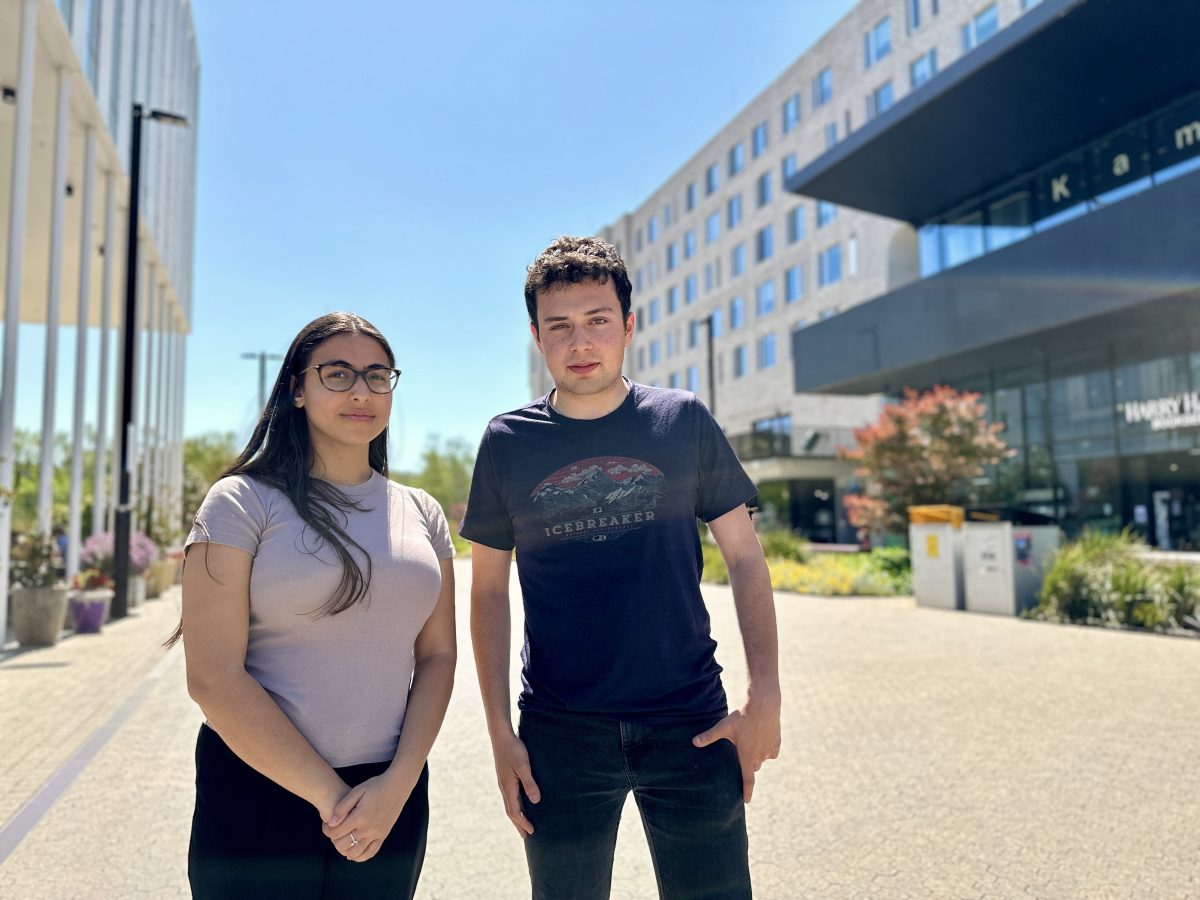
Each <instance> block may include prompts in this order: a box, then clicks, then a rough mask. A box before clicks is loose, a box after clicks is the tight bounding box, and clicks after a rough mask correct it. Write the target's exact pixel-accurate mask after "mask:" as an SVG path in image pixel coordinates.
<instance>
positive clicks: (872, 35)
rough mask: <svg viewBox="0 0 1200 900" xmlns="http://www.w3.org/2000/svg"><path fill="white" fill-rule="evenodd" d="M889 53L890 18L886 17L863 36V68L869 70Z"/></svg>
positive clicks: (890, 42) (890, 47)
mask: <svg viewBox="0 0 1200 900" xmlns="http://www.w3.org/2000/svg"><path fill="white" fill-rule="evenodd" d="M891 52H892V17H891V16H887V17H886V18H884V19H883V20H882V21H881V22H879V23H878V24H877V25H876V26H875V27H874V28H872V29H871V30H870V31H868V32H867V33H866V34H864V35H863V68H864V69H869V68H871V66H873V65H875V63H877V62H879V61H880V60H881V59H883V58H884V57H885V56H887V55H888V54H889V53H891Z"/></svg>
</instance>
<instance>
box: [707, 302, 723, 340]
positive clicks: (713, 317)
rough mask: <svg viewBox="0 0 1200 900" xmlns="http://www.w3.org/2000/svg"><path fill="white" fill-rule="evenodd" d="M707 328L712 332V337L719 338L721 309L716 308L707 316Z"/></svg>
mask: <svg viewBox="0 0 1200 900" xmlns="http://www.w3.org/2000/svg"><path fill="white" fill-rule="evenodd" d="M708 321H709V326H708V327H709V328H710V329H711V330H712V336H713V337H714V338H719V337H720V336H721V307H719V306H718V307H717V308H716V309H714V310H713V311H712V312H711V313H709V314H708Z"/></svg>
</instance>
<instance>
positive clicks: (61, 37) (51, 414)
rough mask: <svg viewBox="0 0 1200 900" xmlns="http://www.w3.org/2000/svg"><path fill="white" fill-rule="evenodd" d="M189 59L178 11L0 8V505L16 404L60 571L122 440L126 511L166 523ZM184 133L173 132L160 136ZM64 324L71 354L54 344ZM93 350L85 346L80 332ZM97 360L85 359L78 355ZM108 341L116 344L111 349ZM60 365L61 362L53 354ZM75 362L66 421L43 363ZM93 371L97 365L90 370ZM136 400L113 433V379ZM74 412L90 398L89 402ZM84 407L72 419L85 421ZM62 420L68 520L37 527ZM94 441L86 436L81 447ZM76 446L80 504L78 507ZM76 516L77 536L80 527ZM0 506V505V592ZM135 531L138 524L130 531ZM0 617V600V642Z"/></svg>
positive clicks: (187, 296) (176, 408)
mask: <svg viewBox="0 0 1200 900" xmlns="http://www.w3.org/2000/svg"><path fill="white" fill-rule="evenodd" d="M199 83H200V63H199V57H198V54H197V49H196V37H195V33H194V29H193V24H192V16H191V6H190V3H189V2H188V0H58V2H53V0H0V91H2V102H0V284H3V291H4V293H3V298H4V343H3V366H2V372H3V378H2V381H0V498H2V497H4V496H5V495H6V494H7V492H8V491H10V490H11V489H12V487H13V478H14V471H13V439H14V430H15V421H16V407H17V403H18V400H19V401H20V402H21V403H22V404H24V403H27V402H30V403H36V404H37V407H38V408H40V411H41V423H42V424H41V433H42V440H41V442H42V448H41V450H42V452H41V465H40V467H39V468H40V473H39V479H40V484H39V491H38V504H37V506H38V509H37V521H36V525H35V526H34V527H35V528H36V530H38V531H40V532H44V533H49V531H50V529H51V526H52V524H53V525H64V526H66V531H67V534H68V553H67V560H66V562H67V569H68V574H69V573H70V572H71V571H73V570H74V568H75V567H76V566H77V565H78V550H79V545H80V542H81V537H82V536H83V534H86V533H89V532H92V531H101V530H104V529H105V527H106V523H107V522H108V521H109V519H110V517H111V515H112V509H113V506H114V503H113V502H112V500H113V498H112V495H113V492H114V491H115V489H116V482H117V481H118V479H117V478H115V477H113V476H114V472H115V470H116V468H117V466H116V465H115V464H114V463H113V460H114V459H116V458H118V452H117V451H118V449H119V447H120V444H119V443H118V442H119V441H121V440H126V439H130V440H129V445H128V449H129V453H128V454H127V455H128V456H129V457H130V463H129V471H131V473H132V477H131V479H130V481H131V484H132V496H131V499H134V500H136V502H137V506H138V507H139V508H140V509H141V510H142V513H143V516H145V515H146V513H147V512H148V511H149V510H155V511H157V512H158V513H159V514H164V513H170V514H171V515H170V518H171V520H172V521H176V522H177V521H178V519H179V515H180V513H179V506H180V501H181V497H182V435H183V371H184V354H185V335H186V334H187V333H188V331H189V330H190V323H191V314H192V245H193V221H194V191H195V181H196V176H195V172H196V134H197V124H198V123H197V111H198V103H199ZM135 105H137V106H138V107H139V108H140V110H141V112H142V115H141V117H140V118H141V122H142V141H141V154H140V166H139V172H140V176H141V177H140V190H139V192H138V194H139V216H138V219H139V222H138V223H136V224H137V227H136V228H135V229H134V233H135V234H136V235H137V238H136V249H137V254H136V256H137V260H138V266H137V271H136V276H137V277H136V278H135V279H133V284H134V285H135V287H136V291H135V293H134V301H135V302H134V304H133V310H134V311H133V317H132V321H133V322H134V325H135V329H134V340H133V342H132V347H133V351H134V352H133V357H132V360H133V364H132V366H129V367H127V366H126V365H125V364H124V363H123V360H124V358H125V354H124V346H123V345H124V341H123V339H121V340H118V337H119V334H120V332H122V331H123V330H124V324H125V321H126V320H127V318H128V317H126V316H125V314H124V310H125V308H126V301H125V299H124V298H125V287H126V285H127V284H128V283H129V280H128V279H127V278H126V263H125V261H126V259H127V258H128V255H127V251H128V249H129V247H128V244H129V242H128V240H127V237H126V235H127V234H128V231H129V229H128V224H129V222H128V220H129V213H128V210H129V207H130V202H129V200H130V181H131V178H130V176H131V168H130V167H131V165H132V162H131V160H132V156H131V151H132V150H133V147H132V135H133V133H134V128H133V120H134V110H135ZM170 123H173V124H174V125H176V126H178V125H183V126H184V127H170ZM26 324H33V325H42V326H44V328H41V329H38V334H39V336H41V335H42V334H44V340H45V347H46V351H45V357H46V366H45V374H44V377H43V378H42V379H39V380H37V381H35V382H33V383H29V384H20V385H19V384H17V353H18V350H19V349H21V346H22V344H23V343H25V340H18V338H19V337H20V335H21V334H23V333H25V332H24V326H25V325H26ZM63 326H70V327H71V328H72V331H71V332H70V335H71V337H72V346H70V347H69V348H68V347H62V348H60V346H59V344H60V329H61V328H62V327H63ZM96 330H98V331H99V340H98V341H92V342H89V340H88V335H89V332H92V333H94V332H95V331H96ZM89 344H91V345H92V346H98V347H99V352H98V354H95V355H94V356H93V357H92V358H90V359H89V355H88V347H89ZM114 344H116V347H114ZM60 351H62V352H60ZM68 352H69V353H70V354H71V355H73V356H74V362H75V364H74V387H75V390H74V408H73V409H72V410H69V411H68V410H61V411H60V410H56V409H55V399H56V396H57V383H58V381H59V368H60V366H59V360H60V358H62V357H64V356H66V355H67V353H68ZM97 357H98V358H97ZM126 375H129V376H130V378H129V382H128V383H129V384H130V385H131V386H132V389H133V390H134V393H133V397H132V401H131V403H130V405H129V406H130V415H129V419H130V420H131V422H130V429H129V431H128V433H125V432H124V431H123V429H122V428H120V427H119V425H120V424H122V423H121V418H120V417H121V412H120V403H119V402H118V401H119V399H120V397H121V395H122V388H123V384H124V378H125V376H126ZM89 401H90V402H89ZM89 409H90V410H93V411H94V418H92V419H91V421H90V422H89V421H86V420H85V418H86V416H85V414H86V413H87V412H88V411H89ZM63 421H71V423H72V424H71V427H70V428H69V429H68V434H69V438H70V442H71V455H70V463H69V464H70V468H71V485H72V490H71V497H70V501H69V521H67V522H61V523H60V522H57V521H53V522H52V519H51V508H52V507H51V497H52V495H51V491H50V485H51V484H52V481H53V471H54V466H55V463H56V460H55V456H54V438H55V436H56V434H57V433H58V432H59V431H60V430H62V429H60V428H59V427H58V423H60V422H63ZM89 432H90V433H94V434H96V435H97V438H96V440H95V442H94V444H93V442H92V441H91V440H90V439H88V438H85V436H86V435H87V434H88V433H89ZM85 439H86V441H87V444H88V447H89V448H90V449H95V450H96V452H95V454H94V459H95V469H94V482H95V485H96V488H95V491H94V493H93V495H92V496H90V497H83V496H82V490H81V489H82V485H83V482H84V477H83V460H84V445H85ZM87 507H90V511H91V516H90V522H88V523H86V524H85V523H84V521H83V519H84V511H85V508H87ZM12 524H13V523H12V509H11V507H10V505H9V504H8V503H6V502H0V594H3V595H4V596H7V585H8V562H9V547H10V533H11V529H12ZM140 524H141V527H143V528H146V527H149V526H150V525H152V524H154V523H149V522H146V521H145V520H143V521H142V522H141V523H140ZM5 611H6V604H5V603H4V602H3V597H0V641H2V640H3V636H4V626H5V614H6V613H5Z"/></svg>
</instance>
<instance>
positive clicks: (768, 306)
mask: <svg viewBox="0 0 1200 900" xmlns="http://www.w3.org/2000/svg"><path fill="white" fill-rule="evenodd" d="M774 311H775V282H774V280H771V281H764V282H763V283H762V284H760V285H759V286H758V287H757V288H756V289H755V291H754V312H755V315H759V316H766V315H770V314H771V313H773V312H774Z"/></svg>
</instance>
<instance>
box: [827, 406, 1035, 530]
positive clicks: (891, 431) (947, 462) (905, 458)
mask: <svg viewBox="0 0 1200 900" xmlns="http://www.w3.org/2000/svg"><path fill="white" fill-rule="evenodd" d="M1003 429H1004V424H1003V423H1001V422H988V420H987V410H986V409H985V407H984V405H983V404H982V403H981V402H980V401H979V394H978V393H973V392H970V391H963V392H959V391H956V390H954V389H953V388H949V387H944V386H939V387H935V388H933V389H932V390H929V391H926V392H925V393H923V394H921V393H918V392H917V391H915V390H913V389H912V388H905V389H904V399H903V400H901V401H900V402H899V403H891V404H888V405H887V406H885V407H884V408H883V411H882V412H881V413H880V416H879V421H877V422H876V423H875V424H873V425H868V426H866V427H865V428H858V429H855V431H854V437H855V440H856V441H857V442H858V447H857V448H855V449H854V450H847V451H843V454H842V455H843V456H844V458H846V459H851V460H854V461H855V462H858V463H860V464H861V465H860V468H859V469H858V474H859V475H862V476H865V477H866V479H867V489H866V491H865V492H864V493H863V494H858V495H851V496H847V497H846V498H845V504H846V512H847V515H848V517H849V519H850V524H851V525H853V526H854V527H855V528H858V529H860V530H865V531H867V532H870V533H878V532H881V531H894V532H901V533H903V532H904V531H905V529H906V528H907V525H908V512H907V511H908V507H910V506H917V505H920V504H926V503H955V504H962V503H964V502H965V501H967V499H968V495H969V493H970V490H971V485H972V482H973V480H974V479H976V478H978V477H979V476H980V475H982V474H984V472H985V471H986V467H987V466H994V465H997V464H998V463H1000V462H1001V461H1003V460H1005V459H1007V458H1008V457H1010V456H1012V455H1013V453H1014V452H1015V451H1013V450H1010V449H1009V448H1008V446H1007V444H1005V442H1004V439H1003V438H1002V437H1000V432H1001V431H1002V430H1003Z"/></svg>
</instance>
